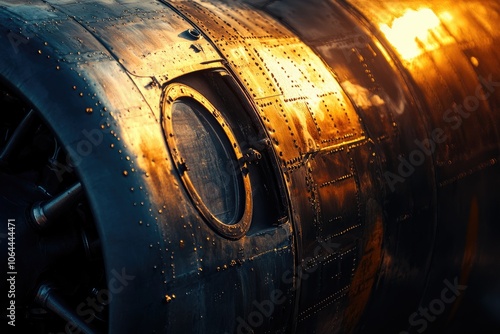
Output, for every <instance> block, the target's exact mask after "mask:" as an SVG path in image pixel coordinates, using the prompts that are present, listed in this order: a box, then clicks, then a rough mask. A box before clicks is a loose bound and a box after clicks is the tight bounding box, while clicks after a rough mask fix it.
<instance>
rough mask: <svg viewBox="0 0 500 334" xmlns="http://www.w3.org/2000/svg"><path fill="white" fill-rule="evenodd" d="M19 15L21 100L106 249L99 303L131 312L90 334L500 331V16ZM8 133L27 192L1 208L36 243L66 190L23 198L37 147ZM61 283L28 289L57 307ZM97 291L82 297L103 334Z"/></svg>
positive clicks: (199, 8) (366, 12) (14, 51)
mask: <svg viewBox="0 0 500 334" xmlns="http://www.w3.org/2000/svg"><path fill="white" fill-rule="evenodd" d="M1 4H2V6H1V11H0V19H1V20H0V28H1V31H2V32H3V33H2V35H1V36H0V45H1V47H0V57H1V59H2V63H1V64H0V77H1V79H2V91H3V89H4V88H3V87H4V86H5V91H7V90H8V91H9V92H15V94H17V95H16V96H17V97H18V98H19V99H20V100H22V101H23V106H22V107H19V108H18V109H19V110H20V111H19V113H21V114H22V112H21V110H22V111H23V112H24V113H26V111H29V110H30V109H31V108H32V109H33V110H34V111H36V113H37V114H38V115H39V116H40V117H39V118H40V119H41V120H42V121H43V122H44V124H46V125H47V126H48V127H49V128H50V130H51V131H52V133H53V134H54V135H53V137H54V141H55V142H56V147H57V148H59V146H61V148H62V149H63V150H64V152H65V155H67V157H68V159H67V163H66V164H65V165H64V166H63V167H59V171H61V170H62V171H66V170H71V171H72V172H71V181H72V182H74V180H73V179H74V178H77V179H78V182H80V183H81V185H82V187H83V189H84V190H85V195H86V196H85V198H86V199H85V203H80V204H81V205H83V206H87V205H88V207H89V208H90V210H91V213H92V219H91V222H92V224H90V225H95V227H96V228H97V232H98V235H99V244H100V248H99V247H97V248H95V249H101V250H102V254H101V256H102V259H103V263H104V264H105V268H104V272H103V273H102V275H103V276H104V275H105V276H106V279H105V280H104V283H105V284H104V286H105V288H104V290H97V294H96V296H100V295H101V296H102V295H103V292H102V291H111V292H112V293H113V294H112V302H111V303H110V304H109V314H108V315H107V318H106V317H105V316H102V315H99V316H95V317H93V318H92V319H93V320H91V321H89V322H98V323H99V326H98V327H105V329H106V331H109V332H110V333H132V332H141V333H142V332H143V333H150V332H164V333H170V332H174V333H175V332H179V331H186V330H187V329H189V331H191V332H198V333H224V332H226V333H252V332H255V333H303V332H306V331H307V332H314V333H332V332H335V333H353V332H359V333H362V332H363V333H364V332H367V333H369V332H387V333H389V332H401V331H407V332H417V331H418V332H420V331H421V330H424V327H425V329H429V330H434V331H436V332H444V331H448V332H450V333H451V332H470V331H484V330H486V329H499V328H500V322H499V321H498V319H499V318H500V316H499V314H500V311H499V309H498V306H495V305H498V300H500V295H498V283H497V282H498V281H499V280H500V274H499V273H500V267H499V265H498V263H495V262H496V261H494V258H495V256H496V255H498V254H499V253H500V249H499V245H498V243H497V242H496V240H497V238H498V237H499V236H500V232H499V231H498V227H497V224H496V222H497V221H498V217H499V215H500V211H499V210H500V209H499V206H498V198H499V189H500V170H499V165H498V160H499V159H500V110H499V105H500V90H499V87H500V83H499V82H500V66H498V65H499V62H500V53H499V51H498V48H497V47H496V45H499V43H500V32H499V31H498V29H496V26H497V22H498V19H499V18H500V6H499V5H498V3H497V2H496V1H481V2H479V1H453V2H452V1H369V2H367V1H356V0H349V1H334V0H325V1H320V0H313V1H301V0H282V1H260V0H245V1H243V0H242V1H212V0H210V1H187V0H175V1H134V0H131V1H89V2H84V3H82V2H78V1H40V2H33V3H31V4H30V5H26V4H24V3H23V2H21V1H3V2H1ZM47 78H49V79H50V80H48V79H47ZM7 88H8V89H7ZM13 94H14V93H13ZM4 99H5V98H4ZM186 101H187V102H186ZM184 102H186V105H188V106H189V105H190V106H199V107H200V110H197V111H196V112H193V115H198V116H199V120H198V121H197V123H196V122H193V123H190V122H188V121H186V120H185V119H184V118H183V119H182V121H185V124H191V125H192V126H193V128H196V126H198V127H199V128H196V129H198V130H196V129H195V130H196V131H195V130H193V131H192V132H189V130H190V129H189V127H187V128H184V130H185V131H186V132H187V134H188V136H186V137H182V136H181V135H180V134H178V133H176V132H177V130H176V126H175V124H174V121H173V118H174V117H175V115H174V109H173V108H174V107H173V106H174V105H176V103H184ZM193 108H195V107H193ZM195 109H196V108H195ZM185 110H189V109H185ZM176 112H178V111H176ZM186 112H187V111H186ZM198 116H197V117H198ZM0 120H1V121H2V123H1V125H2V128H0V130H2V131H4V130H3V129H4V128H5V129H7V130H5V137H6V140H5V144H2V146H0V149H2V151H3V153H2V151H0V156H3V155H5V156H7V155H8V157H9V159H5V162H3V161H2V166H1V169H0V171H1V173H0V177H1V179H2V180H8V182H7V181H6V183H5V184H9V187H12V185H23V187H25V188H26V189H29V190H27V191H19V192H12V194H9V190H8V189H7V186H4V185H2V186H0V188H1V191H2V193H1V194H2V196H1V198H2V199H0V203H1V204H2V213H1V215H0V218H1V219H3V220H7V219H8V218H11V217H10V216H11V215H13V216H16V217H18V219H19V221H23V222H24V221H25V220H26V218H25V216H24V209H25V208H31V206H32V205H33V203H30V202H33V201H34V200H35V199H36V200H37V201H38V200H39V198H40V197H42V198H43V199H44V200H47V196H48V195H47V193H48V192H47V191H45V194H42V192H41V191H40V189H45V188H41V186H40V184H38V183H37V182H38V181H31V180H30V182H31V183H28V181H26V180H25V179H24V178H21V180H20V179H18V178H17V176H16V173H15V168H13V167H12V164H13V162H12V161H14V162H15V160H16V154H17V153H16V152H17V151H21V149H20V147H22V145H21V144H23V145H26V143H25V142H19V145H18V144H16V145H14V146H13V144H9V143H12V141H11V142H9V141H8V139H12V138H15V136H12V135H11V133H12V132H13V131H14V133H15V128H17V129H18V130H17V132H18V133H20V132H21V130H22V129H23V126H21V125H22V122H21V121H18V122H17V123H16V122H11V121H10V120H8V121H6V120H4V119H3V118H1V117H0ZM11 123H15V124H17V126H14V125H12V124H11ZM183 124H184V123H183ZM185 124H184V125H185ZM195 125H196V126H195ZM30 129H31V128H30ZM32 131H34V130H32ZM22 132H23V133H24V132H26V131H24V130H23V131H22ZM27 132H29V131H27ZM2 134H3V132H2ZM9 134H10V135H9ZM197 136H198V137H197ZM211 136H212V137H214V138H211ZM178 138H191V139H192V142H189V143H184V142H183V143H179V139H178ZM196 138H198V140H210V139H214V140H213V143H211V144H210V143H208V142H207V144H206V145H205V143H202V144H203V145H202V144H200V143H196V140H197V139H196ZM2 140H3V139H2ZM16 142H18V141H17V140H16ZM28 142H29V141H28ZM0 143H3V141H2V142H0ZM198 144H199V145H198ZM209 144H210V145H209ZM212 144H213V145H212ZM29 145H31V146H33V147H35V146H36V145H33V144H29ZM31 146H30V147H31ZM190 147H193V148H199V147H202V148H203V149H206V150H210V151H207V152H208V153H207V152H203V154H201V153H200V154H199V155H197V154H198V152H197V151H196V149H193V150H192V151H190V150H189V148H190ZM14 148H15V149H14ZM5 152H7V153H8V154H5ZM57 152H59V151H57ZM20 155H22V154H20ZM197 157H198V158H199V159H197ZM221 157H222V158H221ZM229 157H233V158H229ZM212 158H213V159H212ZM221 159H222V160H230V161H227V164H225V162H226V161H222V160H221ZM51 161H52V162H51V164H49V166H51V168H54V166H57V164H55V163H54V159H52V160H51ZM221 161H222V162H221ZM193 164H195V165H194V166H195V167H197V168H193ZM196 164H198V165H196ZM207 166H209V167H210V168H217V170H213V172H212V173H207V174H206V175H205V176H206V178H205V177H204V175H203V173H201V174H200V173H198V171H206V170H207V169H206V168H209V167H207ZM213 166H217V167H213ZM198 167H199V168H198ZM61 168H62V169H61ZM203 180H207V182H212V183H213V186H212V187H213V191H210V189H211V188H209V187H208V186H207V187H205V185H204V183H203V182H204V181H203ZM215 181H216V182H215ZM9 189H10V188H9ZM224 194H233V195H231V196H230V197H231V198H225V197H224V196H228V195H224ZM234 194H237V195H234ZM23 196H24V197H23ZM4 206H5V207H6V209H4V208H3V207H4ZM232 206H234V207H232ZM78 210H80V209H77V210H76V211H77V212H79V211H78ZM224 210H227V212H229V213H227V214H224V212H223V213H221V212H219V211H224ZM231 210H233V211H231ZM16 217H14V218H16ZM221 217H222V218H221ZM226 217H229V218H227V220H226ZM4 218H5V219H4ZM89 221H90V220H89ZM89 221H87V222H86V223H84V224H83V225H84V226H83V227H82V230H84V231H85V230H86V229H88V226H87V225H89ZM56 226H59V225H56ZM26 228H28V227H26ZM23 231H24V230H23ZM23 233H25V232H23ZM34 233H35V232H33V231H28V232H26V234H23V235H25V236H26V238H27V240H36V237H34V236H33V234H34ZM36 233H38V232H36ZM21 237H22V236H20V238H21ZM28 237H29V239H28ZM43 240H45V239H44V238H43V237H42V238H41V239H40V241H39V242H40V243H41V242H43ZM84 240H87V239H86V238H84ZM87 248H90V246H85V249H87ZM27 249H28V248H27ZM29 249H30V250H31V249H32V248H29ZM93 249H94V248H93ZM44 261H45V260H43V261H42V262H43V263H45V262H44ZM47 263H50V261H47ZM26 268H27V267H26ZM45 269H46V268H39V267H36V268H34V269H33V272H31V273H30V275H29V277H30V278H29V280H27V283H26V284H25V285H26V286H27V287H28V288H29V289H32V290H36V287H37V285H36V284H40V282H37V277H38V275H41V274H42V272H44V270H45ZM25 270H27V269H25ZM97 271H99V270H97ZM49 273H50V271H49ZM117 273H120V274H119V275H117ZM22 275H23V272H19V276H18V279H22ZM47 275H48V274H46V273H45V274H44V276H47ZM89 281H90V282H91V283H92V284H93V283H96V284H97V285H99V284H101V283H102V281H99V280H95V282H94V281H92V280H89ZM89 284H90V283H89V282H87V281H85V282H80V283H78V284H77V283H76V282H74V285H75V286H77V288H75V290H74V291H73V290H67V291H71V292H68V293H67V295H66V296H64V297H65V298H67V299H68V300H69V303H66V302H65V303H64V305H75V310H76V315H77V316H79V317H80V318H81V319H77V320H75V321H76V322H80V323H82V326H84V327H85V326H86V324H84V323H86V322H87V320H88V319H90V317H88V314H87V313H85V308H83V309H82V308H80V309H78V306H79V305H80V304H81V302H85V299H84V300H83V301H82V300H81V298H82V296H85V293H86V292H84V291H79V290H78V289H80V290H85V288H90V286H86V285H89ZM69 285H70V286H71V284H69ZM464 287H466V289H465V290H464ZM91 288H94V287H91ZM444 289H447V290H446V291H447V292H450V291H451V292H453V293H455V295H454V296H453V298H450V296H451V295H448V294H447V292H446V293H445V292H443V291H445V290H444ZM92 291H95V289H94V290H92ZM99 292H100V293H101V294H99ZM442 296H445V297H444V299H443V297H442ZM94 297H95V296H94ZM94 297H93V298H94ZM452 299H453V300H452ZM446 301H449V302H446ZM30 305H31V304H30V302H29V298H28V297H26V298H25V299H24V300H23V306H26V307H27V308H28V309H29V307H31V306H30ZM106 306H107V305H106ZM65 308H67V306H65ZM103 309H105V308H104V307H103V308H102V309H100V313H106V312H107V311H106V312H102V310H103ZM426 309H427V310H428V309H430V312H432V314H430V315H428V316H425V315H423V314H422V310H426ZM82 310H83V311H82ZM106 310H108V309H107V308H106ZM65 312H66V311H65ZM63 313H64V312H63ZM74 313H75V312H72V311H68V312H66V313H64V314H71V317H73V316H74ZM97 313H99V312H97ZM94 318H97V320H94ZM82 319H83V320H82ZM82 321H83V322H82ZM26 326H28V328H29V329H33V328H35V327H36V324H35V325H33V323H32V322H29V323H27V325H26ZM29 326H32V327H31V328H30V327H29ZM50 326H55V327H56V329H54V330H58V329H57V326H60V327H61V326H62V327H63V328H64V322H63V323H57V322H55V323H54V322H51V323H50ZM42 327H43V326H42ZM36 328H40V326H39V327H36ZM36 328H35V329H36ZM43 328H45V327H43Z"/></svg>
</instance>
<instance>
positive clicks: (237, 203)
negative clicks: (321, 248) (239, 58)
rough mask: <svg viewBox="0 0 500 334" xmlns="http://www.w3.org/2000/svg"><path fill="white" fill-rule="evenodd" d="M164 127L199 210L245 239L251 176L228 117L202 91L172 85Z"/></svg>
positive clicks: (219, 229)
mask: <svg viewBox="0 0 500 334" xmlns="http://www.w3.org/2000/svg"><path fill="white" fill-rule="evenodd" d="M163 127H164V130H165V132H166V134H165V136H166V139H167V145H168V147H169V150H170V153H171V155H172V159H173V161H174V163H175V165H176V167H177V170H178V172H179V175H180V177H181V179H182V181H183V183H184V186H185V188H186V190H187V191H188V193H189V195H190V196H191V199H192V201H193V203H194V205H195V206H196V208H197V209H198V210H199V212H200V213H201V214H202V216H203V217H204V218H205V219H206V221H207V222H208V223H209V225H210V226H211V227H212V228H213V229H215V230H216V231H217V232H219V233H220V234H222V235H223V236H225V237H227V238H231V239H238V238H241V237H242V236H243V235H245V233H246V232H247V231H248V229H249V228H250V222H251V216H252V194H251V186H250V176H249V175H248V170H247V169H246V167H245V165H244V162H243V154H242V152H241V149H240V146H239V145H238V143H237V141H236V138H235V136H234V134H233V132H232V130H231V129H230V127H229V125H228V124H227V122H226V120H225V119H224V117H223V115H222V114H221V113H220V112H219V111H218V110H217V109H216V108H215V107H214V106H213V105H212V104H211V103H210V102H209V101H208V100H207V99H206V98H205V97H204V96H203V95H201V94H200V93H199V92H198V91H196V90H194V89H193V88H191V87H188V86H186V85H183V84H172V85H170V86H168V87H167V88H166V90H165V94H164V101H163Z"/></svg>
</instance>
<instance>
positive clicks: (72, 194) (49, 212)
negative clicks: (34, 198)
mask: <svg viewBox="0 0 500 334" xmlns="http://www.w3.org/2000/svg"><path fill="white" fill-rule="evenodd" d="M82 193H83V191H82V184H81V183H80V182H78V183H77V184H75V185H74V186H72V187H71V188H70V189H68V190H66V191H65V192H64V193H62V194H60V195H59V196H57V197H55V198H53V199H52V200H50V201H47V202H39V203H36V204H35V205H34V206H33V208H32V209H31V215H32V218H33V222H34V223H35V225H36V227H37V228H38V229H45V228H47V227H48V226H50V224H51V222H53V221H54V220H56V219H57V218H58V217H59V216H60V215H61V214H63V213H64V212H65V211H66V210H67V209H68V208H70V207H71V206H72V205H74V204H75V203H76V202H77V201H78V200H79V199H80V196H81V195H82Z"/></svg>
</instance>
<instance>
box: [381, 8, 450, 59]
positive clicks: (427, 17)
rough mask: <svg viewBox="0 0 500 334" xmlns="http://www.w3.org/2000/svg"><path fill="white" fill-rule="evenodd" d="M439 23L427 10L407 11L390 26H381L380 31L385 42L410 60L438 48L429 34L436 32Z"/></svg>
mask: <svg viewBox="0 0 500 334" xmlns="http://www.w3.org/2000/svg"><path fill="white" fill-rule="evenodd" d="M440 26H441V21H440V19H439V18H438V17H437V15H436V14H435V13H434V12H433V11H432V10H431V9H429V8H422V9H419V10H413V9H409V10H407V11H406V12H405V13H404V14H403V16H401V17H398V18H395V19H394V20H393V21H392V23H391V24H390V26H389V25H388V24H385V23H384V24H381V25H380V30H382V32H383V33H384V34H385V36H386V38H387V40H388V41H389V42H390V43H391V44H392V45H393V46H394V47H395V48H396V50H397V51H398V52H399V54H400V55H401V56H402V57H403V58H404V59H405V60H410V59H412V58H415V57H417V56H419V55H420V54H422V53H423V52H424V51H431V50H434V49H437V48H438V47H439V43H438V42H441V43H443V41H436V40H435V39H433V36H431V32H436V33H437V35H441V34H440V33H439V32H437V31H436V30H437V28H439V27H440Z"/></svg>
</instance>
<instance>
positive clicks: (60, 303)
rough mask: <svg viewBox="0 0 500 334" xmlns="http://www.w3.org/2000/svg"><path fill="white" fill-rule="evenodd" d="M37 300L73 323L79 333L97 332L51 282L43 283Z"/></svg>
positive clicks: (90, 333)
mask: <svg viewBox="0 0 500 334" xmlns="http://www.w3.org/2000/svg"><path fill="white" fill-rule="evenodd" d="M35 301H36V302H37V303H38V304H40V305H41V306H42V307H44V308H46V309H49V310H51V311H52V312H54V313H55V314H57V315H58V316H60V317H61V318H63V319H64V320H66V321H67V322H68V323H70V324H72V325H73V327H74V329H75V330H79V331H76V332H77V333H79V332H83V333H85V334H96V333H97V331H96V330H95V329H93V328H92V327H91V326H90V325H89V324H88V323H86V322H85V321H83V319H82V318H80V317H79V316H78V315H77V314H76V313H75V312H74V311H73V310H72V309H71V308H70V307H69V306H68V305H67V304H66V302H65V301H64V299H63V298H62V297H61V296H60V295H59V293H58V292H57V290H56V289H55V288H54V287H53V286H52V285H51V284H49V283H44V284H42V285H41V286H40V287H39V289H38V292H37V295H36V297H35Z"/></svg>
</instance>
